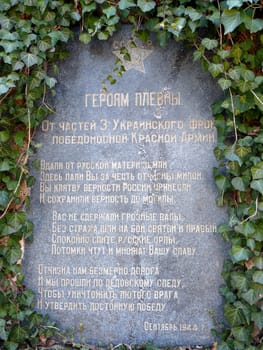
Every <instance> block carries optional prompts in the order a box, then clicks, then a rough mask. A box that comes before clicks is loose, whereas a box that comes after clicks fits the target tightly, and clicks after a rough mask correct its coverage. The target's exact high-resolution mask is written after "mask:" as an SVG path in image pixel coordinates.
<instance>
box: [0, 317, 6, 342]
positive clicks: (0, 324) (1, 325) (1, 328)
mask: <svg viewBox="0 0 263 350" xmlns="http://www.w3.org/2000/svg"><path fill="white" fill-rule="evenodd" d="M5 324H6V321H5V320H4V319H2V318H1V319H0V339H2V340H7V338H8V334H7V333H6V330H5Z"/></svg>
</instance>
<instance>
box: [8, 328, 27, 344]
mask: <svg viewBox="0 0 263 350" xmlns="http://www.w3.org/2000/svg"><path fill="white" fill-rule="evenodd" d="M9 338H10V339H12V341H13V342H16V343H18V344H19V343H21V344H22V343H24V341H25V339H27V338H28V334H27V332H26V330H25V329H24V328H23V327H22V326H20V325H17V326H14V327H13V328H12V329H11V331H10V335H9Z"/></svg>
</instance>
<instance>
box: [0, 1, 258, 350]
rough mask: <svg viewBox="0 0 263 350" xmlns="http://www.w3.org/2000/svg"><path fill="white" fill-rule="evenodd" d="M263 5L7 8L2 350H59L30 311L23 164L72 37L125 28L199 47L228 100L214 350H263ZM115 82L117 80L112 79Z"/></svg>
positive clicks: (0, 119) (221, 147) (0, 7)
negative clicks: (224, 249)
mask: <svg viewBox="0 0 263 350" xmlns="http://www.w3.org/2000/svg"><path fill="white" fill-rule="evenodd" d="M262 8H263V3H262V0H248V1H243V0H226V1H219V0H215V1H213V0H203V1H201V0H196V1H188V0H120V1H118V0H74V1H73V0H1V2H0V347H1V349H7V350H16V349H30V348H37V346H49V345H52V344H53V341H52V339H51V336H52V335H54V334H56V329H55V327H54V324H53V323H52V322H50V321H48V320H47V319H45V317H43V316H42V315H40V314H38V313H37V312H36V311H34V303H33V301H34V295H33V293H32V292H31V291H30V290H28V289H26V288H25V286H24V284H23V275H22V273H21V258H22V255H23V242H24V240H25V239H31V238H32V231H33V225H32V223H31V222H30V221H29V220H28V219H27V215H26V208H27V207H28V206H29V205H30V203H29V192H30V190H29V189H30V186H31V185H32V183H33V179H32V177H31V176H30V173H29V169H28V158H29V157H30V155H31V153H32V151H33V149H34V147H36V146H37V145H35V144H34V137H33V136H34V131H35V128H36V127H37V126H38V125H39V123H40V122H41V121H42V120H43V119H44V118H45V117H46V116H47V115H48V114H49V113H50V112H51V108H50V106H49V105H48V103H47V100H46V95H47V93H52V92H53V91H54V88H55V85H56V79H55V74H56V72H57V66H56V63H57V62H58V61H59V60H61V59H64V58H65V57H66V56H67V54H68V53H67V52H66V51H65V48H64V46H65V43H67V42H68V41H69V40H70V39H71V38H72V37H73V34H72V30H71V29H72V26H76V25H77V26H78V27H79V40H80V42H82V43H83V44H88V43H89V42H90V41H91V40H92V39H94V38H96V39H99V40H107V39H108V38H109V37H111V36H112V35H113V33H114V32H115V31H116V30H118V29H119V28H120V27H121V25H122V24H123V23H128V24H132V25H133V28H134V29H133V30H134V34H135V35H136V36H137V37H138V38H140V39H141V40H143V41H145V40H147V39H148V37H149V35H150V32H155V33H156V37H157V38H158V41H159V43H160V45H161V46H163V47H165V46H167V45H169V40H177V41H179V40H180V41H184V42H187V43H188V44H190V45H192V47H193V48H194V60H199V61H200V63H201V64H202V66H203V67H204V68H205V69H206V70H207V71H209V72H210V73H211V75H212V76H213V78H214V79H215V82H216V83H218V84H219V86H220V87H221V89H222V90H223V91H224V92H225V94H224V98H223V99H222V100H219V101H215V103H214V105H213V114H214V118H215V125H216V128H217V131H218V144H217V146H216V148H215V156H216V158H217V160H218V163H219V166H218V168H216V169H214V174H215V182H216V185H217V187H218V193H219V194H218V199H217V204H218V205H219V206H223V205H225V206H227V208H228V212H229V222H228V223H227V224H222V225H220V226H219V228H218V231H219V232H220V234H221V235H222V236H223V238H224V239H225V240H226V241H228V242H229V243H230V251H229V260H227V261H226V262H225V266H224V270H223V277H224V279H225V285H224V286H222V288H221V292H222V295H223V296H224V298H225V304H224V314H225V319H226V323H224V324H222V325H219V328H218V329H217V333H219V335H220V341H219V342H218V344H217V349H218V350H256V349H261V350H262V349H263V344H262V338H263V331H262V329H263V310H262V308H263V271H262V267H263V252H262V250H263V249H262V245H263V118H262V111H263V90H262V85H263V84H262V82H263V71H262V69H263V66H262V61H263V33H262V29H263V20H262V15H263V11H262ZM109 81H110V82H114V79H113V80H112V78H109Z"/></svg>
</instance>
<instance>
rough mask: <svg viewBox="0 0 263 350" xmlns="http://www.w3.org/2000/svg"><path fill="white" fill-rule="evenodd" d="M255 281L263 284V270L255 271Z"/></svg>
mask: <svg viewBox="0 0 263 350" xmlns="http://www.w3.org/2000/svg"><path fill="white" fill-rule="evenodd" d="M253 281H254V282H256V283H259V284H263V271H256V272H254V274H253Z"/></svg>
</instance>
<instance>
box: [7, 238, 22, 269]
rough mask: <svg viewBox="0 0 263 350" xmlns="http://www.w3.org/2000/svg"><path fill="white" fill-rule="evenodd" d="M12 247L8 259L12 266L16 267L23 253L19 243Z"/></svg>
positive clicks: (8, 252)
mask: <svg viewBox="0 0 263 350" xmlns="http://www.w3.org/2000/svg"><path fill="white" fill-rule="evenodd" d="M11 245H12V246H11V247H10V249H9V250H8V251H7V253H6V258H7V259H8V260H9V263H10V265H14V264H16V263H17V261H18V260H19V259H21V255H22V252H21V248H20V245H19V243H17V244H11Z"/></svg>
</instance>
